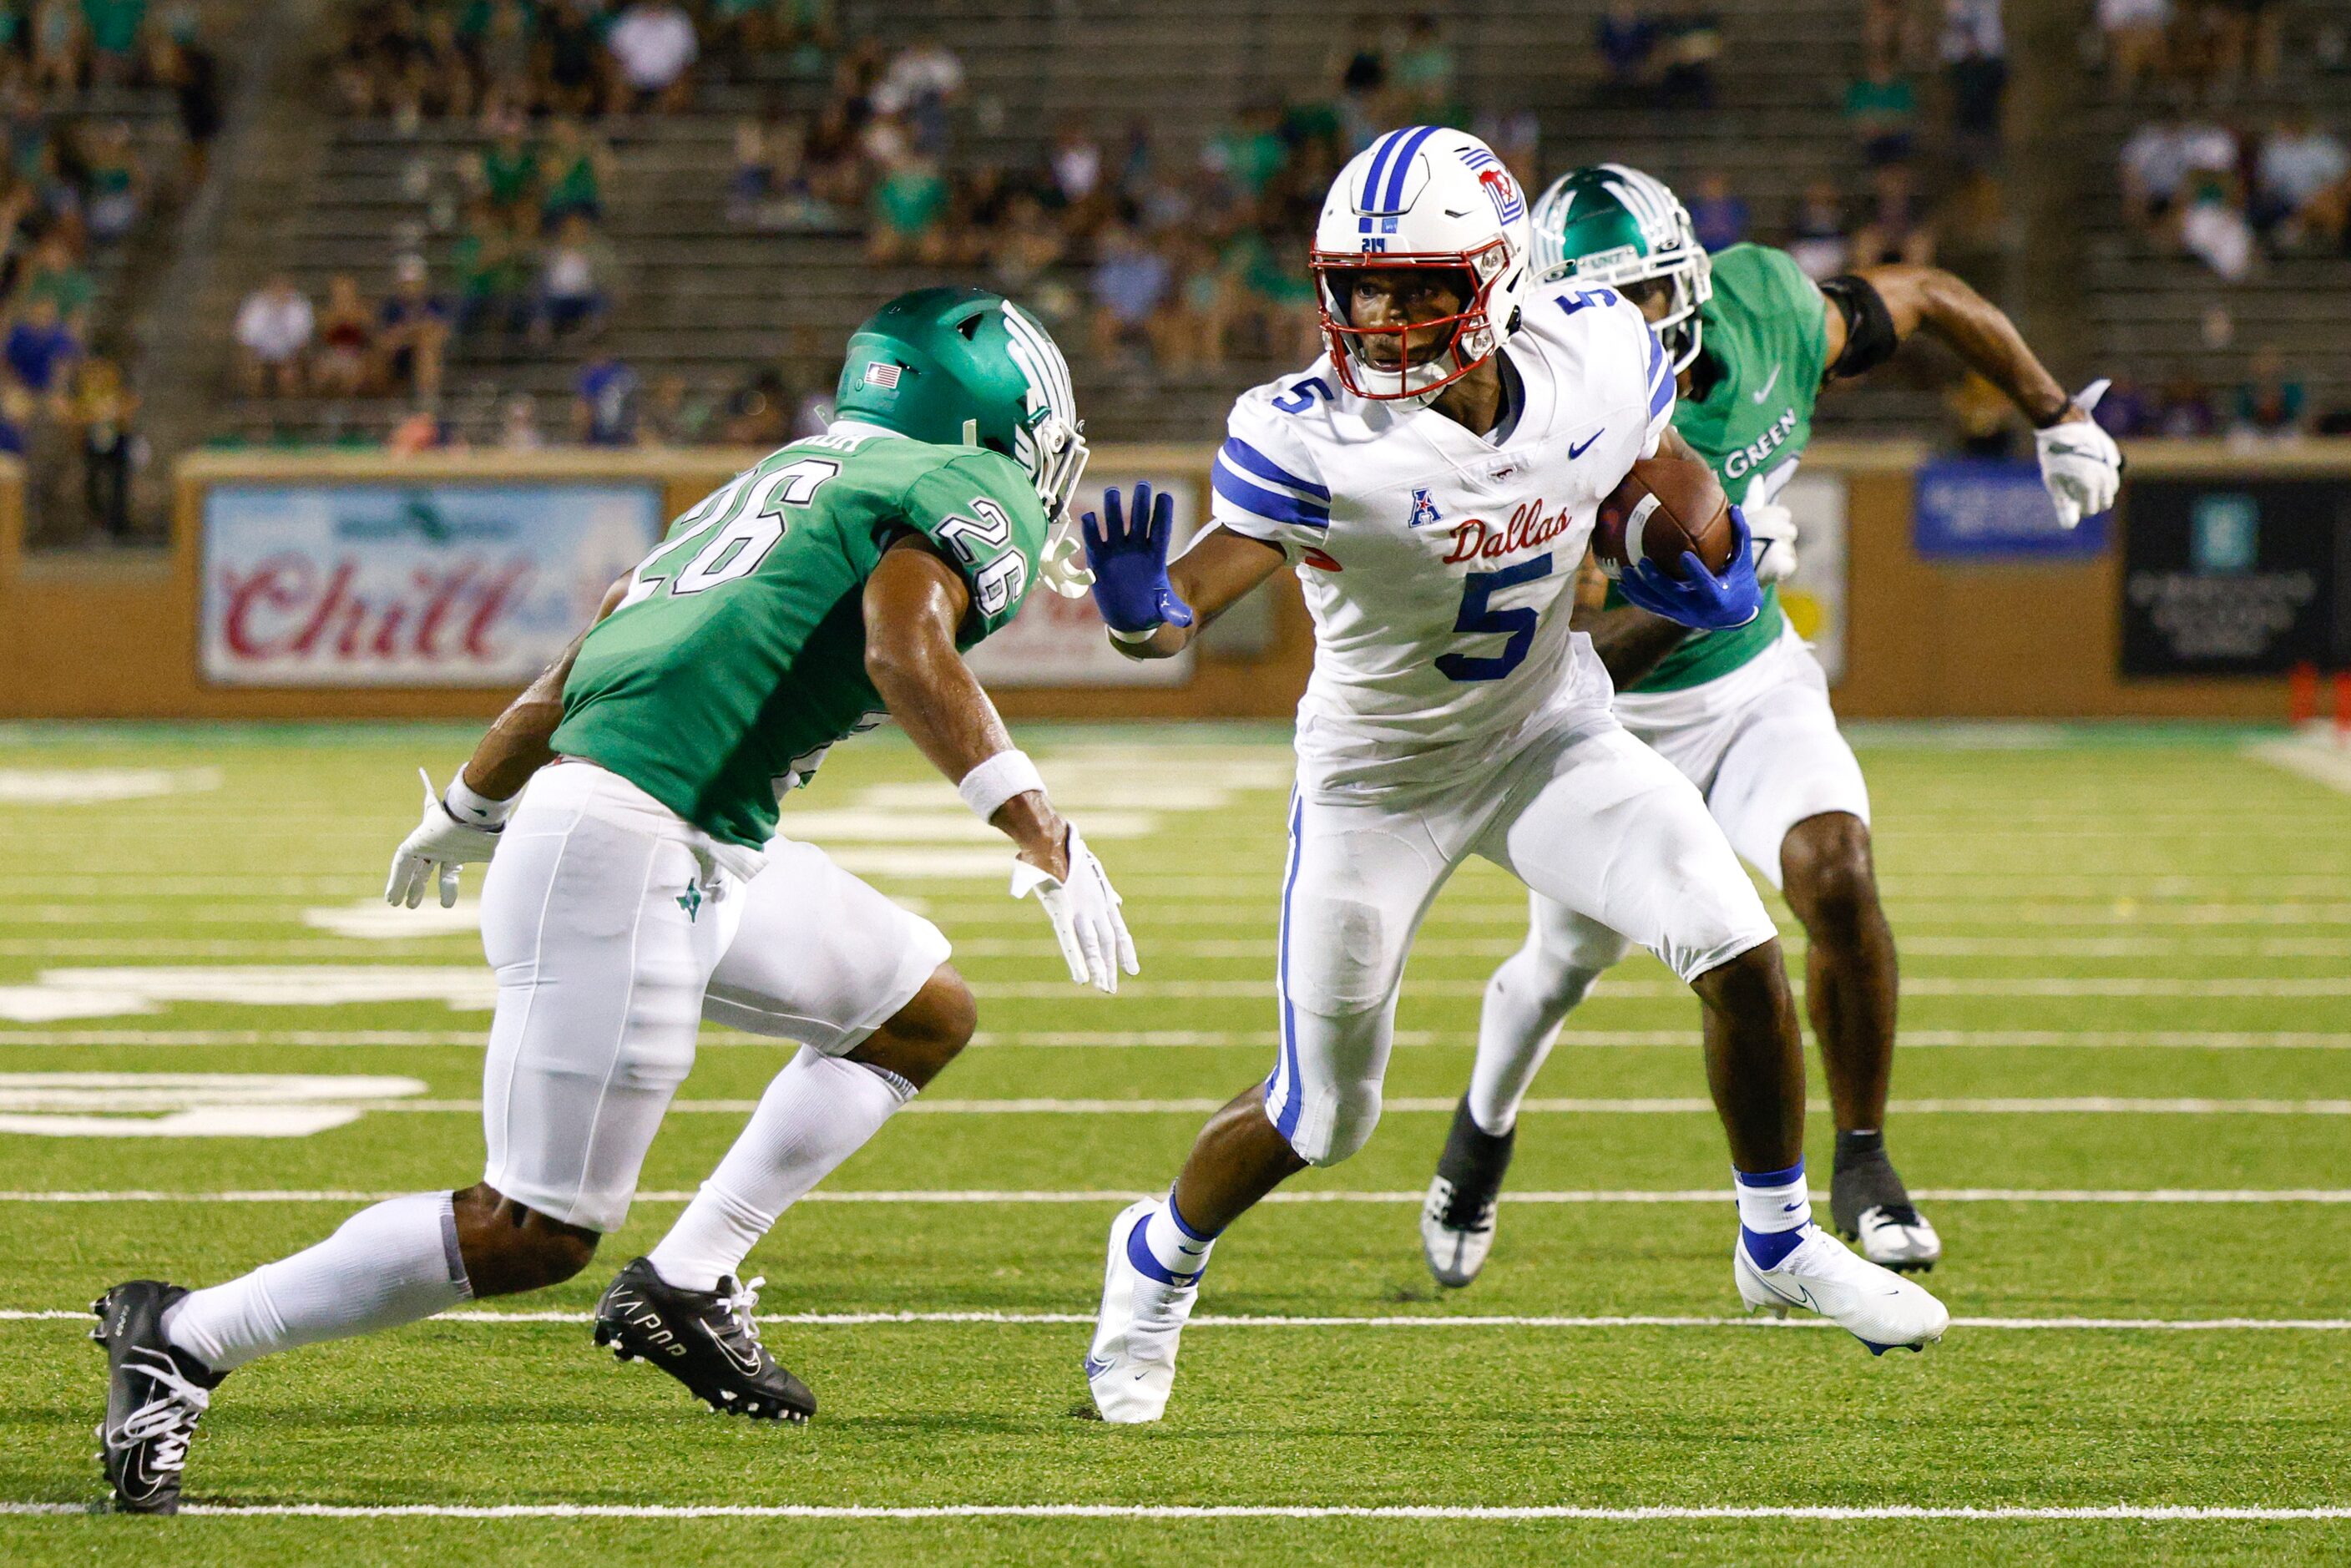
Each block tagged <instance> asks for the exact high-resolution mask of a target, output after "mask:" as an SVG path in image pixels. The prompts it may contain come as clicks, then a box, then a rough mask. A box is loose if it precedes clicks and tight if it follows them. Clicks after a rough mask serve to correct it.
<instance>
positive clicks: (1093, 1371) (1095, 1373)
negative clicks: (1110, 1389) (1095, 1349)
mask: <svg viewBox="0 0 2351 1568" xmlns="http://www.w3.org/2000/svg"><path fill="white" fill-rule="evenodd" d="M1109 1370H1110V1363H1109V1362H1106V1361H1098V1360H1096V1359H1095V1358H1094V1357H1092V1356H1091V1355H1090V1356H1088V1357H1086V1379H1087V1381H1088V1382H1092V1380H1093V1379H1095V1378H1097V1377H1100V1376H1101V1375H1102V1374H1103V1373H1105V1372H1108V1371H1109Z"/></svg>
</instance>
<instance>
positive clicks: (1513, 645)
mask: <svg viewBox="0 0 2351 1568" xmlns="http://www.w3.org/2000/svg"><path fill="white" fill-rule="evenodd" d="M1550 575H1551V557H1550V556H1549V555H1539V556H1537V557H1535V559H1532V560H1522V561H1520V562H1519V563H1518V564H1517V565H1516V566H1506V567H1504V568H1503V569H1502V570H1499V571H1473V572H1471V573H1470V574H1469V575H1468V576H1467V577H1465V578H1463V579H1462V580H1461V612H1460V613H1459V614H1458V615H1457V616H1455V617H1454V618H1453V629H1454V630H1455V631H1456V632H1464V633H1467V634H1468V635H1471V636H1492V635H1494V634H1496V633H1498V632H1509V633H1510V641H1509V642H1507V643H1503V644H1502V651H1501V652H1500V653H1493V654H1474V653H1439V654H1438V655H1437V673H1438V674H1441V675H1443V676H1444V677H1445V678H1446V679H1447V680H1449V681H1499V680H1500V679H1501V678H1502V677H1503V676H1504V675H1507V674H1510V672H1511V671H1512V670H1515V669H1517V668H1518V667H1519V665H1520V663H1521V662H1523V661H1524V660H1525V658H1526V656H1527V650H1528V649H1529V648H1530V647H1531V646H1533V644H1534V640H1535V628H1536V627H1538V626H1540V625H1541V623H1542V617H1541V615H1539V614H1537V613H1536V612H1535V611H1534V610H1533V609H1531V608H1525V609H1519V610H1496V609H1493V608H1491V602H1492V600H1493V597H1494V595H1496V594H1497V593H1499V592H1501V591H1502V590H1504V589H1506V588H1516V587H1517V586H1518V585H1519V584H1520V583H1522V582H1537V581H1540V580H1542V579H1543V578H1546V577H1549V576H1550Z"/></svg>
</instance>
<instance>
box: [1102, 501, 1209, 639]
mask: <svg viewBox="0 0 2351 1568" xmlns="http://www.w3.org/2000/svg"><path fill="white" fill-rule="evenodd" d="M1102 515H1103V517H1108V518H1109V519H1110V521H1109V522H1108V523H1107V524H1104V523H1103V522H1102V521H1101V520H1100V519H1098V518H1097V517H1095V516H1094V515H1093V514H1092V512H1088V513H1086V514H1085V515H1084V516H1082V517H1080V518H1079V519H1078V527H1079V529H1080V531H1081V532H1082V533H1083V534H1084V535H1085V540H1086V565H1087V566H1088V567H1090V568H1092V570H1093V574H1094V590H1093V591H1094V608H1095V609H1096V610H1099V611H1100V612H1102V622H1103V623H1104V624H1105V625H1107V626H1109V628H1110V629H1111V630H1112V631H1113V632H1148V631H1150V630H1151V629H1152V628H1153V627H1155V626H1158V625H1160V624H1162V623H1163V622H1164V623H1165V624H1168V625H1174V626H1189V625H1190V624H1192V607H1191V606H1190V605H1188V604H1186V603H1185V602H1184V601H1183V600H1182V599H1180V598H1178V597H1177V596H1176V593H1175V588H1174V587H1173V586H1171V585H1170V584H1169V582H1168V580H1167V541H1168V539H1169V538H1170V536H1171V535H1173V533H1174V532H1175V497H1173V496H1169V495H1164V494H1163V495H1159V496H1154V495H1153V494H1152V493H1151V486H1148V485H1137V486H1135V487H1134V526H1133V527H1131V528H1130V527H1129V526H1128V524H1127V521H1126V518H1125V516H1124V514H1123V512H1122V510H1121V509H1120V507H1119V501H1118V491H1117V490H1116V489H1115V488H1113V489H1109V490H1105V491H1103V492H1102Z"/></svg>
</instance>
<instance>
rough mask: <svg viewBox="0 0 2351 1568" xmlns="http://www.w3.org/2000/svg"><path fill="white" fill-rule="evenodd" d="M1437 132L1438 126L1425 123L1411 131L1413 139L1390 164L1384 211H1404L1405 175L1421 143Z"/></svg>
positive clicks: (1410, 167) (1406, 143)
mask: <svg viewBox="0 0 2351 1568" xmlns="http://www.w3.org/2000/svg"><path fill="white" fill-rule="evenodd" d="M1397 134H1398V135H1402V134H1404V132H1402V131H1399V132H1397ZM1436 134H1437V127H1435V126H1434V125H1424V126H1421V127H1419V128H1418V129H1416V130H1415V131H1412V132H1411V136H1412V140H1411V141H1407V142H1405V144H1404V146H1403V148H1402V149H1401V150H1399V151H1398V152H1397V153H1396V155H1395V159H1394V161H1393V162H1390V163H1389V164H1388V192H1387V199H1386V201H1385V203H1384V204H1383V206H1382V210H1383V211H1384V212H1391V213H1400V212H1402V211H1404V177H1405V174H1406V173H1408V172H1410V171H1411V169H1412V161H1413V159H1414V158H1415V157H1416V155H1418V153H1419V152H1420V144H1421V143H1422V142H1424V141H1427V140H1428V139H1429V138H1430V137H1432V136H1434V135H1436Z"/></svg>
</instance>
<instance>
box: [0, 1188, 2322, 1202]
mask: <svg viewBox="0 0 2351 1568" xmlns="http://www.w3.org/2000/svg"><path fill="white" fill-rule="evenodd" d="M402 1196H404V1195H403V1194H402V1193H398V1192H361V1191H358V1190H355V1189H350V1188H343V1187H308V1188H305V1187H282V1188H281V1187H266V1188H247V1189H236V1188H231V1189H227V1190H224V1191H218V1192H169V1191H161V1190H158V1189H155V1188H151V1187H129V1188H121V1189H118V1190H114V1191H57V1192H33V1191H25V1192H7V1191H0V1203H29V1204H88V1203H381V1202H382V1201H384V1200H385V1199H386V1198H392V1197H402ZM694 1196H695V1195H694V1192H693V1190H692V1189H690V1188H687V1189H679V1190H676V1191H660V1190H655V1191H651V1192H640V1193H638V1194H636V1195H635V1198H634V1201H635V1202H638V1203H690V1202H692V1201H693V1199H694ZM1149 1196H1151V1195H1150V1194H1148V1193H1144V1192H1141V1191H1121V1190H1118V1189H1115V1188H1108V1187H1104V1188H1093V1189H1088V1188H1018V1187H914V1188H895V1189H893V1188H865V1189H860V1188H856V1187H844V1188H838V1189H836V1188H829V1187H820V1188H819V1189H818V1190H816V1191H815V1192H812V1193H810V1194H809V1195H808V1196H807V1197H803V1198H801V1199H800V1200H799V1201H800V1202H802V1203H885V1204H958V1205H960V1204H969V1205H992V1204H1054V1205H1075V1206H1086V1205H1096V1204H1127V1203H1133V1202H1134V1200H1135V1199H1136V1198H1138V1197H1149ZM1911 1196H1912V1197H1915V1198H1917V1199H1918V1200H1919V1201H1921V1202H1924V1203H2068V1204H2165V1205H2170V1204H2288V1203H2291V1204H2351V1188H2345V1187H2317V1186H2304V1187H2148V1188H2144V1189H2132V1188H2122V1187H1994V1186H1982V1187H1966V1186H1959V1187H1931V1186H1928V1187H1913V1188H1912V1189H1911ZM1424 1197H1426V1195H1425V1194H1423V1193H1420V1192H1353V1191H1330V1190H1323V1189H1315V1188H1307V1189H1302V1190H1296V1191H1290V1190H1284V1191H1278V1192H1272V1193H1269V1194H1267V1195H1266V1196H1265V1197H1262V1198H1259V1200H1258V1201H1259V1202H1260V1203H1272V1204H1326V1203H1366V1204H1409V1205H1415V1206H1416V1205H1418V1204H1419V1203H1420V1202H1421V1201H1422V1200H1423V1198H1424ZM1728 1197H1729V1189H1728V1188H1725V1187H1667V1188H1658V1189H1648V1188H1609V1187H1593V1188H1588V1189H1583V1190H1564V1191H1557V1192H1517V1191H1514V1192H1512V1193H1511V1194H1510V1202H1512V1203H1513V1204H1547V1205H1550V1204H1577V1205H1583V1204H1660V1203H1662V1204H1719V1203H1722V1202H1724V1201H1725V1200H1726V1199H1728Z"/></svg>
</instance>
